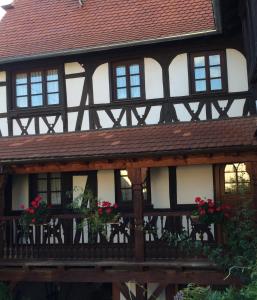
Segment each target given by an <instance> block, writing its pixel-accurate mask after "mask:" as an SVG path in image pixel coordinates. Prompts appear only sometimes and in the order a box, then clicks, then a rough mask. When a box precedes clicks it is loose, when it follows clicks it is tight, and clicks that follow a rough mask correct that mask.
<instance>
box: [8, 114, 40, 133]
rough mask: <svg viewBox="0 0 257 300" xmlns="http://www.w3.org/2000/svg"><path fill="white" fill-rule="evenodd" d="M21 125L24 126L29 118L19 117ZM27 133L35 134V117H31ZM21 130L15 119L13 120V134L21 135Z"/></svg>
mask: <svg viewBox="0 0 257 300" xmlns="http://www.w3.org/2000/svg"><path fill="white" fill-rule="evenodd" d="M20 121H21V124H22V126H24V127H26V126H27V124H28V121H29V119H28V118H23V119H20ZM27 132H28V134H35V133H36V132H35V119H34V118H33V119H32V120H31V122H30V124H29V127H28V128H27ZM21 133H22V131H21V128H20V126H19V125H18V123H17V121H16V120H13V135H21Z"/></svg>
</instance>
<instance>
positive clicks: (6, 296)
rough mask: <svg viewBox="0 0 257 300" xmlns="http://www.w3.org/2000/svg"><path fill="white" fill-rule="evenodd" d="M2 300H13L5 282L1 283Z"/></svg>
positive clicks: (0, 295)
mask: <svg viewBox="0 0 257 300" xmlns="http://www.w3.org/2000/svg"><path fill="white" fill-rule="evenodd" d="M0 300H12V297H11V293H10V290H9V288H8V286H7V285H6V284H4V283H3V282H0Z"/></svg>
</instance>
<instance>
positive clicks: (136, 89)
mask: <svg viewBox="0 0 257 300" xmlns="http://www.w3.org/2000/svg"><path fill="white" fill-rule="evenodd" d="M130 91H131V98H138V97H140V87H133V88H131V89H130Z"/></svg>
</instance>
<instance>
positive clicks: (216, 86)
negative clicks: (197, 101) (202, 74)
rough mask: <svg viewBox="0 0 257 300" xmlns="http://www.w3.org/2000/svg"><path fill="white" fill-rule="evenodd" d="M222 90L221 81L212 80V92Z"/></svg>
mask: <svg viewBox="0 0 257 300" xmlns="http://www.w3.org/2000/svg"><path fill="white" fill-rule="evenodd" d="M221 89H222V83H221V79H211V90H212V91H215V90H221Z"/></svg>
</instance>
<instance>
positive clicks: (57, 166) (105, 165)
mask: <svg viewBox="0 0 257 300" xmlns="http://www.w3.org/2000/svg"><path fill="white" fill-rule="evenodd" d="M232 162H257V152H256V151H251V152H241V153H215V154H195V155H175V156H159V157H142V158H134V159H131V158H123V159H112V160H110V159H105V160H104V159H101V160H94V161H83V160H82V159H81V160H78V161H69V162H68V161H63V162H61V161H60V162H35V163H32V162H30V163H26V164H25V163H24V164H11V165H8V166H7V172H8V173H14V174H32V173H46V172H75V171H89V170H112V169H131V168H153V167H167V166H186V165H201V164H221V163H232Z"/></svg>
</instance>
